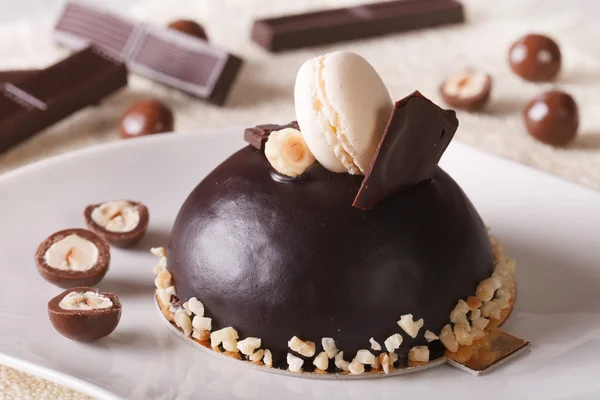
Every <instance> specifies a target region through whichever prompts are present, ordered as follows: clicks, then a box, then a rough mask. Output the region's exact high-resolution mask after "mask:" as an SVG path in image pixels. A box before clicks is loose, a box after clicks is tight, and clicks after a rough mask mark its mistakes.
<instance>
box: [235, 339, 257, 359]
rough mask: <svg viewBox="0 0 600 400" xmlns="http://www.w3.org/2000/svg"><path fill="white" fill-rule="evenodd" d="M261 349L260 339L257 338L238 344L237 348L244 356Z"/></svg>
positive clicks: (241, 341)
mask: <svg viewBox="0 0 600 400" xmlns="http://www.w3.org/2000/svg"><path fill="white" fill-rule="evenodd" d="M259 347H260V339H259V338H255V337H247V338H246V339H244V340H240V341H239V342H237V348H238V350H239V351H241V352H242V354H245V355H247V356H249V355H251V354H252V353H254V350H256V349H258V348H259Z"/></svg>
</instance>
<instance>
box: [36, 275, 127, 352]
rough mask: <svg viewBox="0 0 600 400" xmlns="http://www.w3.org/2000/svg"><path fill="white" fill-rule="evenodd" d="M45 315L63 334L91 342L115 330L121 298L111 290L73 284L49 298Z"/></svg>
mask: <svg viewBox="0 0 600 400" xmlns="http://www.w3.org/2000/svg"><path fill="white" fill-rule="evenodd" d="M48 316H49V317H50V322H51V323H52V325H53V326H54V329H56V330H57V331H58V332H59V333H60V334H61V335H63V336H64V337H67V338H69V339H71V340H76V341H78V342H84V343H91V342H95V341H97V340H99V339H102V338H103V337H105V336H108V335H109V334H110V333H111V332H112V331H114V330H115V328H116V327H117V325H118V324H119V320H120V319H121V302H120V301H119V298H118V297H117V295H115V294H114V293H103V292H99V291H98V289H92V288H89V287H76V288H73V289H69V290H66V291H64V292H62V293H61V294H59V295H58V296H56V297H55V298H53V299H52V300H50V301H49V302H48Z"/></svg>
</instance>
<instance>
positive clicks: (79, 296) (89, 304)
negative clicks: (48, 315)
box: [58, 291, 113, 310]
mask: <svg viewBox="0 0 600 400" xmlns="http://www.w3.org/2000/svg"><path fill="white" fill-rule="evenodd" d="M58 306H59V307H60V308H62V309H63V310H97V309H103V308H110V307H112V306H113V302H112V301H111V300H110V298H108V297H106V296H104V295H102V294H100V293H98V292H93V291H87V292H71V293H69V294H67V295H66V296H65V297H63V299H62V300H61V301H60V303H58Z"/></svg>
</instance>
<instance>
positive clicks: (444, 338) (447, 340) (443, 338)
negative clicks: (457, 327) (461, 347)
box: [438, 324, 458, 353]
mask: <svg viewBox="0 0 600 400" xmlns="http://www.w3.org/2000/svg"><path fill="white" fill-rule="evenodd" d="M438 336H439V338H440V342H442V344H443V345H444V346H445V347H446V348H447V349H448V350H449V351H451V352H452V353H456V352H457V351H458V341H457V340H456V336H455V335H454V331H453V330H452V327H451V326H450V324H447V325H445V326H444V327H443V328H442V331H441V332H440V334H439V335H438Z"/></svg>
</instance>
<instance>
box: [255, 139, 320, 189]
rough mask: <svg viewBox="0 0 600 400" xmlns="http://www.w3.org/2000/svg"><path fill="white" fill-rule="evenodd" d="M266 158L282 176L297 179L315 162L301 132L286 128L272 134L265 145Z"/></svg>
mask: <svg viewBox="0 0 600 400" xmlns="http://www.w3.org/2000/svg"><path fill="white" fill-rule="evenodd" d="M265 156H266V157H267V160H269V162H270V163H271V166H272V167H273V168H274V169H275V170H276V171H277V172H279V173H280V174H283V175H287V176H291V177H297V176H300V175H302V174H303V173H304V171H306V169H307V168H308V167H310V166H311V165H312V164H313V163H314V162H315V157H314V156H313V154H312V153H311V152H310V150H309V149H308V146H307V145H306V142H305V141H304V137H303V136H302V133H300V131H299V130H297V129H294V128H285V129H282V130H280V131H275V132H272V133H271V134H270V135H269V139H268V140H267V143H266V144H265Z"/></svg>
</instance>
